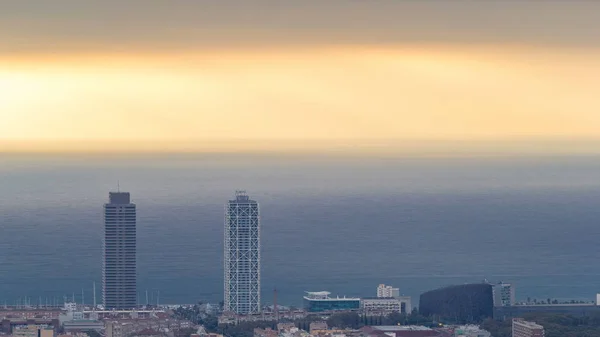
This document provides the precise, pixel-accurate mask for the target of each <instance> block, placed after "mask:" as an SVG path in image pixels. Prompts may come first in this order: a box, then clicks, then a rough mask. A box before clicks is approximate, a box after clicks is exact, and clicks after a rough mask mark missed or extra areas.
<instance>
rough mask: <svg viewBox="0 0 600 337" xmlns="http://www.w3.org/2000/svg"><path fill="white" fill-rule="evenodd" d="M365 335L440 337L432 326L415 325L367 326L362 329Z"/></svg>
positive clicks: (382, 336) (375, 336)
mask: <svg viewBox="0 0 600 337" xmlns="http://www.w3.org/2000/svg"><path fill="white" fill-rule="evenodd" d="M360 330H361V331H362V336H364V337H440V336H441V333H440V332H438V331H435V330H433V329H431V328H428V327H424V326H415V325H383V326H366V327H363V328H361V329H360Z"/></svg>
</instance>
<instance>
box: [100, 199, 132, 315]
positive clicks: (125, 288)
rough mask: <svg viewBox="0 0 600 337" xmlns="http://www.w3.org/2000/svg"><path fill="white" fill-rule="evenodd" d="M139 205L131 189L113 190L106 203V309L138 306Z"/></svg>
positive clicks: (104, 264)
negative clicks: (132, 195)
mask: <svg viewBox="0 0 600 337" xmlns="http://www.w3.org/2000/svg"><path fill="white" fill-rule="evenodd" d="M136 246H137V244H136V208H135V204H132V203H131V199H130V195H129V193H127V192H110V193H109V202H108V203H107V204H104V247H103V261H102V262H103V270H102V299H103V301H104V307H105V308H106V309H133V308H135V307H136V306H137V275H136V253H137V249H136V248H137V247H136Z"/></svg>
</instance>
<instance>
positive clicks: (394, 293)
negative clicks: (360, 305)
mask: <svg viewBox="0 0 600 337" xmlns="http://www.w3.org/2000/svg"><path fill="white" fill-rule="evenodd" d="M377 297H385V298H387V297H400V289H398V288H393V287H392V286H386V285H385V284H380V285H379V286H378V287H377Z"/></svg>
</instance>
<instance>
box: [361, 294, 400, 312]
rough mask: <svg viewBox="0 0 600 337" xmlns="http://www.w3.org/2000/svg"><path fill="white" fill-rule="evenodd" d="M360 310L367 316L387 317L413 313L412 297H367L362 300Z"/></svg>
mask: <svg viewBox="0 0 600 337" xmlns="http://www.w3.org/2000/svg"><path fill="white" fill-rule="evenodd" d="M360 308H361V309H362V310H363V312H364V313H365V314H367V315H368V314H376V315H381V314H383V315H385V314H389V313H391V312H399V313H403V314H410V313H411V311H412V310H411V299H410V296H402V297H366V298H362V299H361V300H360Z"/></svg>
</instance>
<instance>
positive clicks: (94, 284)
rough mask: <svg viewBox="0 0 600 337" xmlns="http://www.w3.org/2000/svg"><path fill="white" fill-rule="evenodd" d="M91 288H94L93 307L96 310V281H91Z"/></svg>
mask: <svg viewBox="0 0 600 337" xmlns="http://www.w3.org/2000/svg"><path fill="white" fill-rule="evenodd" d="M93 288H94V309H93V310H96V281H94V283H93Z"/></svg>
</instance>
